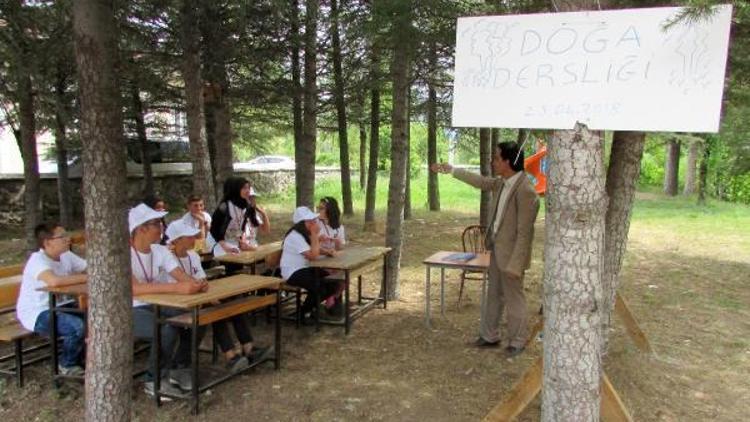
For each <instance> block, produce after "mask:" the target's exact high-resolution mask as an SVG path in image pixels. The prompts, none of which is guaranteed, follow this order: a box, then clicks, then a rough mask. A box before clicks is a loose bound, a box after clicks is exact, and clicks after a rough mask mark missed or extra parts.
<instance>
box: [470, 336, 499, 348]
mask: <svg viewBox="0 0 750 422" xmlns="http://www.w3.org/2000/svg"><path fill="white" fill-rule="evenodd" d="M499 345H500V341H487V340H485V339H483V338H482V337H479V338H478V339H477V340H476V341H475V342H474V346H476V347H497V346H499Z"/></svg>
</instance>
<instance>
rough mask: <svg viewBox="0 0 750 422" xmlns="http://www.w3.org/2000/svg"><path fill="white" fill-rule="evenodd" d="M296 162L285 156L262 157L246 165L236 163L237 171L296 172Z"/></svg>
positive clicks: (245, 163)
mask: <svg viewBox="0 0 750 422" xmlns="http://www.w3.org/2000/svg"><path fill="white" fill-rule="evenodd" d="M294 167H295V164H294V160H293V159H291V158H289V157H287V156H284V155H261V156H258V157H255V158H253V159H252V160H250V161H247V162H244V163H234V168H235V169H236V170H294Z"/></svg>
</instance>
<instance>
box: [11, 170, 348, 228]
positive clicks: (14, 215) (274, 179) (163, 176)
mask: <svg viewBox="0 0 750 422" xmlns="http://www.w3.org/2000/svg"><path fill="white" fill-rule="evenodd" d="M235 174H236V175H238V176H243V177H245V178H246V179H248V180H250V181H251V183H253V185H254V186H255V189H256V190H257V191H258V192H259V193H261V194H274V193H280V192H282V191H284V190H287V189H293V188H294V170H275V171H263V172H257V171H236V172H235ZM338 175H339V169H337V168H321V169H317V170H316V180H318V179H323V178H327V177H333V176H335V177H338ZM191 177H192V176H191V175H190V174H189V173H185V172H172V173H166V172H155V173H154V187H155V190H156V193H157V195H159V196H160V197H162V198H163V199H164V200H165V201H166V202H167V206H168V207H169V209H171V210H179V209H181V208H183V207H184V203H185V199H186V198H187V197H188V196H189V195H190V194H191V192H192V180H191ZM123 181H124V182H125V183H126V184H127V192H128V202H129V203H130V204H136V203H138V202H140V201H141V200H142V199H143V198H142V191H143V179H142V178H141V177H140V176H134V175H131V176H128V177H127V178H124V179H123ZM70 183H71V187H72V190H73V198H74V199H73V212H74V215H75V218H76V220H77V221H80V222H82V221H83V198H82V196H81V179H80V178H71V179H70ZM41 191H42V213H43V215H44V218H45V219H48V220H53V221H54V220H57V219H58V216H59V207H58V202H57V175H56V174H44V175H42V179H41ZM23 194H24V182H23V175H18V174H14V175H0V227H3V226H10V225H19V224H22V223H23V215H24V206H23ZM102 206H106V204H102ZM211 211H212V210H209V212H211Z"/></svg>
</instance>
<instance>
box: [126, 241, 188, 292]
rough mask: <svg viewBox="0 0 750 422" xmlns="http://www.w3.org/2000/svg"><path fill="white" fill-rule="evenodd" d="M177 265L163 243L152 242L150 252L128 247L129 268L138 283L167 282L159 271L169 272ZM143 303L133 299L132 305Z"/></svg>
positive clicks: (178, 265) (174, 258)
mask: <svg viewBox="0 0 750 422" xmlns="http://www.w3.org/2000/svg"><path fill="white" fill-rule="evenodd" d="M179 267H180V264H179V263H178V262H177V258H176V257H175V256H174V254H172V252H170V250H169V249H168V248H167V247H166V246H164V245H158V244H152V245H151V253H141V252H138V251H136V250H135V248H133V247H131V248H130V269H131V271H132V272H133V277H135V279H136V280H138V282H139V283H167V281H166V278H165V277H164V276H163V275H161V274H160V273H162V272H164V273H169V272H171V271H172V270H174V269H175V268H179ZM144 305H147V303H143V302H141V301H139V300H135V299H133V306H144Z"/></svg>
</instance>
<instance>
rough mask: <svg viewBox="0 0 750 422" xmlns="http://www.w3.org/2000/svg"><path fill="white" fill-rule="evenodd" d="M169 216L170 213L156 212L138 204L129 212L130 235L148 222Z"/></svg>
mask: <svg viewBox="0 0 750 422" xmlns="http://www.w3.org/2000/svg"><path fill="white" fill-rule="evenodd" d="M167 214H169V213H168V212H166V211H156V210H154V209H153V208H151V207H149V206H148V205H146V204H144V203H140V204H138V205H137V206H135V207H133V208H131V209H130V212H128V227H129V229H130V234H133V230H135V229H136V228H137V227H138V226H140V225H141V224H143V223H145V222H147V221H151V220H156V219H157V218H162V217H164V216H165V215H167Z"/></svg>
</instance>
